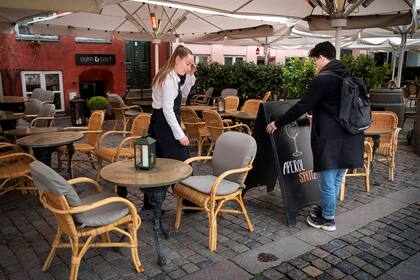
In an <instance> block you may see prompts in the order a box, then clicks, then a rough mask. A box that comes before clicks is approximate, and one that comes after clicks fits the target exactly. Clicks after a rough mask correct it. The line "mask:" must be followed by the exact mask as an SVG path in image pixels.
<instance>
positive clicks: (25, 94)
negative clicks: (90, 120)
mask: <svg viewBox="0 0 420 280" xmlns="http://www.w3.org/2000/svg"><path fill="white" fill-rule="evenodd" d="M26 74H29V75H33V74H35V75H40V78H41V80H40V82H41V88H42V89H44V90H46V82H45V75H47V74H58V76H59V78H58V79H59V83H60V90H55V91H53V92H54V94H56V93H60V102H61V109H56V112H64V111H65V109H66V107H65V104H64V89H63V73H62V72H61V71H22V72H21V73H20V78H21V80H22V93H23V96H31V94H32V92H31V91H26V79H25V75H26Z"/></svg>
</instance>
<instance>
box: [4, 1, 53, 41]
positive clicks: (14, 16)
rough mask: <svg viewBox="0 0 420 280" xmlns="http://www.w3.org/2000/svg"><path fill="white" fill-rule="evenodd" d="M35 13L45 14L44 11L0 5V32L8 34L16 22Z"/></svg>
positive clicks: (35, 14)
mask: <svg viewBox="0 0 420 280" xmlns="http://www.w3.org/2000/svg"><path fill="white" fill-rule="evenodd" d="M37 15H45V12H41V11H38V10H23V9H12V8H2V7H0V33H6V34H9V33H10V32H12V30H13V28H14V27H15V25H16V22H18V21H21V20H24V19H26V18H31V17H34V16H37Z"/></svg>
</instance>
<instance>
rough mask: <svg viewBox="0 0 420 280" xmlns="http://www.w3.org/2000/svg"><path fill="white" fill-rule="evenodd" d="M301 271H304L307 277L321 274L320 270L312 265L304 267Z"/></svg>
mask: <svg viewBox="0 0 420 280" xmlns="http://www.w3.org/2000/svg"><path fill="white" fill-rule="evenodd" d="M302 271H303V272H305V273H306V274H308V275H309V277H313V278H315V277H317V276H319V275H321V274H322V271H321V270H319V269H318V268H316V267H314V266H312V265H308V266H306V267H304V268H303V269H302Z"/></svg>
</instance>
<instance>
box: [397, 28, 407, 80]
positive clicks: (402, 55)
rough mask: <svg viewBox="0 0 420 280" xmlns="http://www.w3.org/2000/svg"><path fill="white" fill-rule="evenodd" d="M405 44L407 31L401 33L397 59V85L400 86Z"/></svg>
mask: <svg viewBox="0 0 420 280" xmlns="http://www.w3.org/2000/svg"><path fill="white" fill-rule="evenodd" d="M406 44H407V33H406V32H404V33H403V34H401V47H400V58H399V60H398V72H397V87H400V86H401V76H402V66H403V62H404V52H405V45H406Z"/></svg>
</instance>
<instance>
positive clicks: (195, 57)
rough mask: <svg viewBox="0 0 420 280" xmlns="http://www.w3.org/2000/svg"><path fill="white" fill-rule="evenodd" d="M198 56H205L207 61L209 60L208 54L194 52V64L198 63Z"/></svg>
mask: <svg viewBox="0 0 420 280" xmlns="http://www.w3.org/2000/svg"><path fill="white" fill-rule="evenodd" d="M200 57H207V62H209V61H210V55H208V54H196V55H194V63H195V64H196V65H197V64H198V63H199V61H200Z"/></svg>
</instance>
